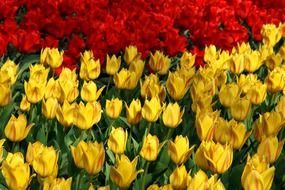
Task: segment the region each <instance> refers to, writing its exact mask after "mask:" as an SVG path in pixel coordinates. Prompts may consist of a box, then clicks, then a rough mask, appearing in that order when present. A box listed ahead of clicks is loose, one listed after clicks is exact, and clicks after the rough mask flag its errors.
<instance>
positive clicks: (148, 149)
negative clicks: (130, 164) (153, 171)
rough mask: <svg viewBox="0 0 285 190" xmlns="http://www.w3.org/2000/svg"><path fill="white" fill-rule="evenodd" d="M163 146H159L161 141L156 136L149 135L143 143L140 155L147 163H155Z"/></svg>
mask: <svg viewBox="0 0 285 190" xmlns="http://www.w3.org/2000/svg"><path fill="white" fill-rule="evenodd" d="M160 149H161V146H160V145H159V139H158V137H157V136H156V135H151V134H148V135H147V136H146V138H145V139H144V141H143V146H142V149H141V151H140V155H141V156H142V157H143V159H145V160H147V161H155V160H156V158H157V156H158V154H159V151H160Z"/></svg>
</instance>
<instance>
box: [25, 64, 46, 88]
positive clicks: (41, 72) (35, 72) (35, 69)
mask: <svg viewBox="0 0 285 190" xmlns="http://www.w3.org/2000/svg"><path fill="white" fill-rule="evenodd" d="M29 70H30V77H29V80H34V81H37V82H38V83H42V84H45V83H46V82H47V78H48V73H49V68H47V69H46V68H45V67H44V65H42V64H35V65H30V67H29Z"/></svg>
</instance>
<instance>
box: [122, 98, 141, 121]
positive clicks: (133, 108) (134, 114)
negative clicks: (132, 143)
mask: <svg viewBox="0 0 285 190" xmlns="http://www.w3.org/2000/svg"><path fill="white" fill-rule="evenodd" d="M125 106H126V115H127V121H128V123H129V124H131V125H135V124H138V123H139V122H140V120H141V118H142V115H141V109H142V108H141V102H140V100H139V99H136V100H132V102H131V104H130V106H128V105H127V103H125Z"/></svg>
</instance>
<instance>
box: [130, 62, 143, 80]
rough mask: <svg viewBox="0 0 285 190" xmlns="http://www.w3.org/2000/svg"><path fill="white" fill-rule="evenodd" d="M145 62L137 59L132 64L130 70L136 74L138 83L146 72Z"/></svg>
mask: <svg viewBox="0 0 285 190" xmlns="http://www.w3.org/2000/svg"><path fill="white" fill-rule="evenodd" d="M144 65H145V62H144V61H143V60H141V59H137V60H135V61H133V62H131V63H130V66H129V70H130V71H131V72H134V73H135V76H136V77H135V78H136V81H139V79H140V78H141V76H142V74H143V72H144Z"/></svg>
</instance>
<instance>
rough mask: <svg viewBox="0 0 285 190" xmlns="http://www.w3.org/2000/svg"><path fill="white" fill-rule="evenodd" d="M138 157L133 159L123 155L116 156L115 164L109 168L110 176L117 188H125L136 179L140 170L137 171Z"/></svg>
mask: <svg viewBox="0 0 285 190" xmlns="http://www.w3.org/2000/svg"><path fill="white" fill-rule="evenodd" d="M137 162H138V157H135V158H134V159H133V161H130V160H129V158H128V157H127V156H125V155H121V156H119V157H117V159H116V164H115V166H113V167H111V169H110V178H111V180H112V181H113V183H115V184H116V185H117V186H118V187H119V188H121V189H126V188H128V187H129V186H130V185H131V183H132V182H133V181H134V180H135V179H136V177H137V175H138V174H139V173H141V172H142V170H139V171H137V170H136V167H137Z"/></svg>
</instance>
